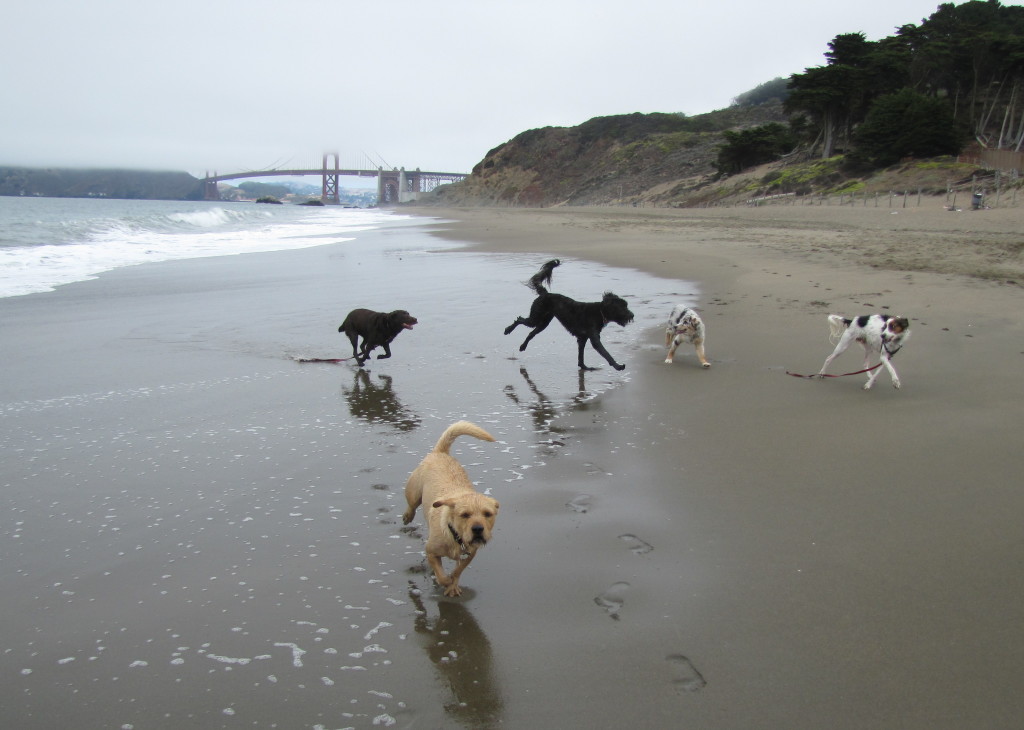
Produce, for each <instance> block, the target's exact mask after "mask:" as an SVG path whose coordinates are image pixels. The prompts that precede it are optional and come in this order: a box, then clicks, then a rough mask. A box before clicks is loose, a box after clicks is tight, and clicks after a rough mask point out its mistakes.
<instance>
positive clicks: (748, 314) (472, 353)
mask: <svg viewBox="0 0 1024 730" xmlns="http://www.w3.org/2000/svg"><path fill="white" fill-rule="evenodd" d="M423 213H424V214H425V215H426V216H430V217H425V218H423V219H422V220H413V221H410V222H409V223H408V224H402V225H396V226H393V227H391V228H388V229H386V230H384V231H378V232H373V233H367V234H362V235H361V236H360V237H359V239H358V240H357V241H356V242H355V244H336V245H328V246H323V247H319V248H315V249H304V250H301V251H291V252H284V253H276V254H254V255H248V256H242V257H224V258H219V259H204V260H196V261H184V262H169V263H165V264H158V265H152V266H142V267H136V268H133V269H126V270H122V271H119V272H114V273H111V274H108V275H104V276H103V277H100V279H99V280H97V281H92V282H83V283H81V284H75V285H70V286H66V287H61V288H60V289H59V290H58V291H57V292H54V293H51V294H44V295H32V296H28V297H17V298H12V299H7V300H3V301H0V340H2V341H3V343H4V350H5V361H6V362H5V378H4V379H3V382H2V383H0V428H2V431H0V434H2V441H3V443H4V447H5V452H6V453H7V454H9V456H5V459H4V463H3V467H2V473H0V488H2V494H3V500H4V502H3V504H4V517H3V522H2V524H3V529H2V531H0V536H2V537H3V538H4V548H3V550H2V553H0V555H2V558H3V560H2V563H0V565H2V575H3V580H4V591H3V597H2V598H0V608H2V610H0V627H2V632H0V634H2V637H3V639H2V652H0V657H2V658H0V666H2V668H3V671H4V676H5V682H4V685H3V689H2V690H0V692H2V693H3V697H2V699H3V701H2V702H0V708H2V709H0V722H2V724H3V725H4V726H5V727H19V728H49V727H54V726H59V725H66V724H75V725H78V726H83V727H125V728H128V727H130V728H154V727H157V728H175V727H181V726H182V724H184V723H186V722H187V723H189V724H196V725H199V726H201V727H240V726H246V727H282V728H283V727H289V728H291V727H310V728H313V727H323V728H341V727H375V726H393V727H431V728H432V727H473V728H481V727H497V726H503V727H510V728H519V727H538V726H540V727H546V726H577V727H583V726H587V727H618V726H621V725H624V724H627V723H628V724H637V723H639V724H641V725H643V726H648V727H659V726H688V727H714V728H750V727H815V726H819V725H821V726H824V725H828V726H830V727H839V728H847V727H848V728H863V727H892V726H899V727H907V728H960V727H966V726H972V727H1013V726H1014V724H1015V723H1016V721H1017V719H1018V718H1019V717H1020V715H1021V712H1022V711H1024V700H1022V699H1021V698H1020V693H1019V692H1018V691H1017V687H1016V684H1017V682H1016V678H1017V677H1018V676H1020V674H1021V672H1022V670H1024V658H1022V655H1021V652H1020V646H1021V645H1022V639H1024V636H1022V633H1024V629H1022V626H1024V620H1022V619H1024V616H1022V613H1024V609H1022V607H1021V600H1020V597H1021V595H1022V587H1024V586H1022V582H1024V580H1022V577H1021V572H1020V570H1019V562H1020V557H1019V552H1020V545H1021V538H1020V535H1021V532H1020V528H1019V514H1020V512H1021V507H1022V504H1021V502H1022V501H1024V498H1022V497H1021V493H1020V490H1019V488H1018V486H1017V484H1018V483H1019V481H1020V476H1019V474H1020V465H1021V460H1020V457H1019V456H1018V450H1019V446H1018V442H1019V435H1018V432H1019V428H1020V423H1021V416H1022V411H1024V405H1022V404H1024V400H1022V399H1021V397H1020V396H1021V394H1022V393H1021V391H1022V388H1021V386H1020V372H1021V362H1022V359H1021V358H1022V350H1024V339H1022V334H1024V333H1022V331H1021V330H1022V322H1021V318H1020V316H1019V311H1020V303H1021V290H1020V288H1019V286H1017V285H1016V284H1007V283H1006V281H1007V280H1015V277H1016V276H1017V274H1016V273H1015V272H1014V270H1013V266H1017V267H1018V268H1019V267H1020V265H1021V262H1020V260H1019V254H1017V256H1016V258H1014V256H1013V253H1012V248H1013V245H1014V244H1015V243H1016V245H1017V246H1019V240H1020V237H1019V234H1018V233H1017V231H1019V230H1020V229H1021V226H1020V222H1021V221H1020V214H1019V213H1016V212H1014V211H1012V210H1010V211H985V212H983V213H982V212H979V213H977V214H975V213H964V214H954V213H948V212H945V211H941V210H939V211H937V212H936V211H920V212H918V211H913V212H911V213H902V212H901V213H898V214H896V215H893V214H892V212H890V211H884V215H883V211H877V212H874V213H875V214H873V212H872V211H870V210H862V211H855V212H854V211H849V210H844V209H823V210H818V211H815V210H814V209H808V210H806V211H805V210H802V209H799V208H783V209H741V210H731V211H711V212H687V211H680V212H677V211H671V212H668V211H662V212H658V211H627V212H626V213H624V212H623V211H617V210H549V211H501V210H491V211H477V210H459V211H423ZM854 213H856V214H859V216H856V217H855V216H854V215H853V214H854ZM990 214H991V215H990ZM968 216H971V217H968ZM982 216H984V218H982ZM437 217H442V218H443V219H444V220H441V221H438V220H436V218H437ZM950 220H952V221H955V223H946V221H950ZM895 221H899V223H898V224H897V223H895ZM950 228H953V229H955V230H952V231H951V230H950ZM424 230H429V231H432V232H433V238H431V239H430V241H427V242H426V243H425V242H424V241H425V239H427V238H429V237H428V236H426V234H425V233H424ZM445 240H456V241H459V242H464V243H465V242H472V243H473V245H472V246H471V247H470V248H463V247H459V248H453V247H444V243H443V242H444V241H445ZM929 246H931V249H932V250H931V252H929ZM858 247H859V249H860V251H861V254H860V256H861V258H863V257H864V256H868V257H877V258H875V260H873V261H870V262H869V263H874V264H875V265H876V266H885V265H888V266H896V265H903V266H905V265H906V263H905V261H904V259H905V258H906V257H908V256H914V257H918V259H919V261H925V262H927V264H928V265H929V266H930V267H931V268H939V266H938V263H940V262H941V263H942V266H943V267H954V264H956V265H959V266H961V267H964V266H967V265H971V266H975V267H982V266H985V267H992V266H999V267H1004V268H1006V272H1005V274H1003V272H998V273H1000V274H1002V275H1001V278H1000V279H997V280H978V279H975V278H968V277H965V276H964V275H963V274H959V273H954V272H953V268H949V270H947V269H945V268H939V270H940V271H943V272H944V273H920V272H918V271H913V270H910V271H908V270H903V269H896V270H888V269H885V268H873V267H871V266H870V265H865V264H864V263H861V261H859V260H858ZM440 248H443V250H435V249H440ZM1007 251H1009V253H1006V252H1007ZM1000 252H1003V253H1002V255H1001V254H1000ZM548 256H559V257H561V258H562V259H563V261H564V262H565V264H564V265H563V266H562V267H561V268H560V269H559V270H558V271H557V272H556V275H555V288H556V290H558V291H562V292H565V293H567V294H570V295H572V296H576V297H577V298H581V299H582V298H590V297H593V298H597V297H598V296H599V295H600V292H602V291H604V290H605V289H614V290H615V291H616V293H619V294H622V295H624V296H626V297H627V298H628V300H629V301H630V306H631V307H632V308H633V309H634V311H636V312H637V321H636V322H635V323H634V324H633V325H631V326H630V327H629V328H627V329H620V328H617V327H615V326H614V325H612V326H610V327H609V328H608V331H607V332H608V334H607V337H606V338H605V339H606V344H607V345H608V347H609V349H610V350H611V351H612V353H613V354H614V355H616V356H617V357H618V358H619V359H620V360H622V361H624V362H625V363H626V364H627V369H626V371H625V372H623V373H616V372H614V371H612V370H611V369H610V368H608V367H607V366H605V365H604V363H603V362H600V361H599V358H598V357H597V356H596V355H588V357H589V358H590V360H591V363H590V364H593V365H597V364H600V365H601V366H602V367H601V369H600V370H597V371H595V372H592V373H587V374H585V375H581V374H580V373H579V372H578V371H577V370H576V368H575V346H574V343H573V342H572V340H571V339H570V338H569V337H568V336H567V335H566V334H565V333H564V332H563V331H561V330H560V329H557V328H556V327H552V328H551V330H550V331H549V332H545V333H544V334H543V335H541V336H540V337H538V338H537V339H536V340H535V341H534V342H533V343H531V346H530V348H529V350H527V352H526V353H522V354H520V353H519V352H518V351H517V345H518V342H519V341H520V340H521V338H522V337H524V336H525V332H522V331H521V330H520V331H517V333H516V334H514V335H511V336H509V337H503V336H502V335H501V330H502V328H503V327H504V326H505V325H507V324H509V323H510V322H511V321H512V319H514V317H515V316H516V315H518V314H525V313H526V311H527V308H528V306H529V301H530V299H531V295H530V292H529V291H528V290H526V289H525V288H523V287H522V286H521V283H520V282H522V281H523V280H524V279H525V278H526V277H527V276H529V274H531V273H532V272H533V271H534V270H535V269H536V268H537V266H538V265H539V263H540V262H542V261H543V260H544V259H545V258H546V257H548ZM885 257H889V258H890V259H893V260H892V261H890V262H889V263H885V261H884V259H885ZM900 257H903V258H900ZM897 259H899V260H897ZM964 270H966V269H964ZM975 270H976V271H977V270H980V269H977V268H976V269H975ZM688 282H696V288H694V287H693V286H691V285H690V284H689V283H688ZM677 300H685V301H690V302H692V303H693V304H695V305H697V306H698V307H699V308H700V309H701V310H702V312H703V314H704V317H705V320H706V322H707V326H708V354H709V357H710V359H711V361H712V367H711V369H710V370H706V371H705V370H702V369H701V368H699V367H698V366H697V364H696V358H695V357H694V356H693V354H692V352H682V351H681V352H682V355H681V356H680V355H677V359H676V363H675V364H674V365H672V366H668V365H664V364H663V363H662V360H663V358H664V350H663V348H662V345H661V343H662V335H661V332H660V330H659V326H660V323H661V319H662V318H663V317H664V316H666V315H667V312H668V310H669V309H670V308H671V306H672V304H673V303H674V302H675V301H677ZM392 303H393V304H392ZM354 306H369V307H371V308H375V309H384V308H387V307H389V306H395V307H398V306H402V307H404V308H407V309H409V310H410V311H411V312H413V314H415V315H416V316H417V317H419V318H420V321H421V324H420V325H418V326H417V328H416V329H415V330H414V331H413V332H408V333H403V334H402V335H400V336H399V338H398V339H397V340H396V341H395V343H394V346H393V351H394V353H395V356H394V358H393V359H392V360H389V361H387V360H386V361H379V362H378V361H374V362H373V363H372V364H371V365H370V367H369V368H368V369H367V370H365V371H360V370H358V369H357V368H355V367H354V366H352V365H350V364H341V365H319V364H304V365H303V364H298V363H295V362H294V361H293V360H292V358H293V357H294V356H299V355H302V356H338V355H344V354H347V353H345V352H344V347H343V346H342V343H341V341H340V340H341V336H340V335H338V334H337V332H336V331H335V330H336V327H337V324H338V323H340V321H341V319H342V318H343V316H344V313H345V312H346V311H347V310H348V309H349V308H351V307H354ZM871 311H889V312H893V313H902V314H905V315H907V316H910V317H911V318H912V328H913V332H914V334H913V337H912V339H911V341H910V343H909V344H908V346H907V348H906V349H905V351H904V352H902V353H901V354H900V356H899V357H898V358H897V360H896V365H897V367H898V368H899V370H900V374H901V376H902V378H903V382H904V386H903V389H902V390H900V391H895V390H893V389H892V388H891V387H890V386H889V384H888V377H887V376H886V375H883V376H881V377H880V379H879V381H878V383H877V384H876V386H875V389H874V390H872V391H870V392H864V391H863V390H861V388H860V385H861V377H860V376H857V377H851V378H843V379H837V380H828V381H808V380H800V379H796V378H791V377H788V376H787V375H786V374H785V370H786V369H790V370H794V371H797V372H813V371H815V370H816V369H817V368H818V367H819V366H820V364H821V361H822V360H823V359H824V357H825V355H827V354H828V352H829V351H830V349H831V346H830V345H829V343H828V338H827V334H828V331H827V325H826V322H825V314H827V313H829V312H841V313H847V314H858V313H861V312H871ZM858 362H859V356H856V355H852V354H849V355H846V356H844V357H843V358H841V359H840V360H839V361H838V362H837V366H839V367H843V366H844V365H849V366H850V367H849V369H857V367H859V366H858ZM837 372H838V371H837ZM459 418H468V419H470V420H473V421H475V422H477V423H479V424H480V425H483V426H484V427H485V428H487V429H488V430H490V431H491V432H492V433H493V434H494V435H495V436H496V437H497V438H498V441H499V443H497V444H487V443H482V442H474V441H472V440H471V439H461V440H460V441H459V442H457V448H456V449H455V451H456V452H457V454H458V455H459V458H460V459H461V460H462V461H463V463H464V464H465V465H466V468H467V470H468V471H469V473H470V476H471V477H472V478H473V479H474V480H475V481H477V482H478V485H479V488H480V489H484V490H487V491H489V492H490V493H491V494H493V495H494V496H495V497H497V498H498V499H499V501H500V502H501V503H502V508H501V513H500V515H499V518H498V523H497V527H496V531H495V539H494V541H493V543H492V544H491V545H488V546H487V547H485V548H484V549H483V550H482V551H481V553H480V555H479V556H478V557H477V559H476V560H475V561H474V563H473V565H472V566H471V567H470V568H469V569H468V570H467V572H466V573H465V574H464V576H463V579H462V583H463V585H464V586H465V588H466V592H465V594H464V596H463V597H462V598H461V599H458V600H448V599H441V598H439V595H438V591H437V590H436V588H435V587H434V586H433V584H432V580H431V579H430V577H429V575H428V574H427V573H426V571H425V564H424V561H423V558H422V538H423V535H422V534H421V531H420V529H419V527H420V525H421V524H422V523H421V521H420V520H419V519H417V520H416V521H415V522H414V523H413V525H411V526H410V527H403V526H402V525H401V520H400V515H401V511H402V509H403V508H404V500H403V499H402V495H401V490H402V486H403V485H404V481H405V478H406V476H407V475H408V473H409V471H410V470H411V469H412V468H413V467H414V466H415V465H416V463H417V462H418V461H419V459H420V458H421V457H422V455H423V454H424V453H425V452H426V451H427V450H428V449H429V448H430V447H431V446H432V445H433V443H434V441H435V440H436V438H437V436H438V435H439V434H440V432H441V431H442V430H443V428H444V427H445V426H446V425H448V424H449V423H451V422H452V421H454V420H457V419H459Z"/></svg>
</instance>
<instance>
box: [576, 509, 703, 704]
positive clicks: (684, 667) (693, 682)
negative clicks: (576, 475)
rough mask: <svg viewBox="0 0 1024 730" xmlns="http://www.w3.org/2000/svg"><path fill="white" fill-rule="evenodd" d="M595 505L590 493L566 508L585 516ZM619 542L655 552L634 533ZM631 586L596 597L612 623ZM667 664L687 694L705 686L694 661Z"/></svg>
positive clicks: (672, 657) (672, 658)
mask: <svg viewBox="0 0 1024 730" xmlns="http://www.w3.org/2000/svg"><path fill="white" fill-rule="evenodd" d="M592 503H593V497H592V496H591V495H589V494H579V495H577V496H576V497H574V498H573V499H571V500H569V502H567V503H566V507H568V508H569V509H571V510H573V511H574V512H578V513H580V514H586V513H587V512H588V511H589V510H590V508H591V506H592ZM619 539H620V540H622V542H623V543H625V545H626V547H627V548H628V549H629V551H630V552H632V553H633V554H634V555H646V554H647V553H649V552H651V551H652V550H654V546H653V545H651V544H650V543H649V542H647V541H646V540H643V539H641V538H640V537H637V536H636V535H633V534H632V533H628V532H627V533H624V534H622V535H619ZM629 588H630V585H629V583H627V582H625V581H618V582H616V583H612V584H611V585H610V586H608V588H607V589H605V590H604V591H603V592H602V593H601V594H600V595H599V596H596V597H595V598H594V603H596V604H597V605H598V606H600V607H601V608H602V609H604V611H605V613H607V614H608V615H609V616H610V617H611V618H612V620H614V621H619V620H620V616H619V614H620V612H621V611H622V607H623V606H624V605H625V603H626V593H627V592H628V591H629ZM665 661H666V662H667V663H668V664H669V666H670V667H671V668H672V671H673V673H674V675H675V676H674V678H673V679H672V684H674V685H675V686H677V687H679V688H680V689H682V690H684V691H686V692H699V691H700V690H702V689H703V688H704V687H705V685H707V680H705V679H704V675H702V674H701V673H700V671H699V670H698V669H697V667H695V666H694V665H693V662H692V661H690V659H689V658H688V657H686V656H684V655H683V654H669V655H668V656H666V657H665Z"/></svg>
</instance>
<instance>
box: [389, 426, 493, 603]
mask: <svg viewBox="0 0 1024 730" xmlns="http://www.w3.org/2000/svg"><path fill="white" fill-rule="evenodd" d="M459 436H472V437H473V438H478V439H480V440H481V441H494V437H493V436H491V434H489V433H487V432H486V431H484V430H483V429H482V428H480V427H479V426H476V425H474V424H472V423H470V422H469V421H459V422H457V423H453V424H452V425H451V426H449V427H448V428H447V429H445V432H444V433H443V434H441V438H440V439H438V441H437V445H436V446H434V450H433V451H431V452H430V453H429V454H427V455H426V456H425V457H423V461H421V462H420V464H419V466H417V467H416V468H415V469H414V470H413V472H412V474H410V475H409V481H408V482H406V485H405V501H406V502H408V503H409V508H408V509H407V510H405V514H403V515H402V522H403V523H404V524H406V525H408V524H409V523H410V522H411V521H412V518H413V516H414V515H415V514H416V508H417V507H419V506H420V505H421V504H422V505H424V507H423V513H424V515H425V517H426V520H427V529H428V534H427V544H426V547H425V548H424V552H425V553H426V556H427V562H428V563H430V567H431V568H433V569H434V577H435V578H436V579H437V582H438V584H439V585H441V586H443V587H444V594H445V595H446V596H458V595H461V594H462V589H461V588H460V587H459V576H460V575H462V571H464V570H465V569H466V568H468V567H469V564H470V563H471V562H472V561H473V558H474V557H476V551H477V550H479V549H480V548H481V547H482V546H484V545H486V544H487V543H488V542H489V541H490V539H491V530H493V529H494V518H495V517H496V516H497V514H498V502H497V501H496V500H494V499H493V498H491V497H488V496H486V495H483V494H480V493H479V492H477V491H476V490H475V489H473V484H472V482H470V481H469V476H468V475H467V474H466V470H465V469H463V468H462V465H461V464H460V463H459V462H458V461H456V460H455V457H453V456H451V455H450V454H449V453H448V450H449V449H450V448H451V446H452V442H454V441H455V439H457V438H458V437H459ZM441 558H449V559H450V560H454V561H455V569H454V570H453V571H452V572H451V575H445V574H444V567H443V566H442V565H441Z"/></svg>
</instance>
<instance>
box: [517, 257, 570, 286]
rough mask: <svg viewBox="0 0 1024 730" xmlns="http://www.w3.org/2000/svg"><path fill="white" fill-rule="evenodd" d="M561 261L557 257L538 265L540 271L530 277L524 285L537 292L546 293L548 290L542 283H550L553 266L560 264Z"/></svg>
mask: <svg viewBox="0 0 1024 730" xmlns="http://www.w3.org/2000/svg"><path fill="white" fill-rule="evenodd" d="M561 263H562V262H561V261H559V260H558V259H551V260H550V261H548V262H547V263H546V264H544V265H543V266H541V267H540V271H538V272H537V273H536V274H534V275H533V276H531V277H530V280H529V281H528V282H526V285H527V286H528V287H530V288H531V289H533V290H534V291H535V292H537V293H538V294H547V293H548V290H547V289H545V288H544V284H545V283H546V284H547V285H548V286H550V285H551V274H552V273H554V271H555V267H556V266H559V265H561Z"/></svg>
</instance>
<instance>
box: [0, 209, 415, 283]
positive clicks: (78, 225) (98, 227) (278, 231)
mask: <svg viewBox="0 0 1024 730" xmlns="http://www.w3.org/2000/svg"><path fill="white" fill-rule="evenodd" d="M404 217H405V216H400V215H398V214H395V213H391V212H387V211H381V210H376V209H355V208H338V207H333V206H328V207H316V206H294V205H256V204H254V203H223V202H205V201H164V200H103V199H82V198H13V197H0V297H11V296H19V295H23V294H34V293H38V292H45V291H52V290H53V289H54V288H55V287H58V286H60V285H62V284H68V283H71V282H75V281H84V280H87V279H93V278H95V277H96V275H97V274H100V273H103V272H104V271H111V270H113V269H117V268H121V267H124V266H133V265H136V264H144V263H154V262H158V261H169V260H173V259H189V258H202V257H207V256H226V255H232V254H245V253H255V252H260V251H280V250H287V249H297V248H306V247H308V246H319V245H323V244H327V243H337V242H339V241H344V240H349V239H350V238H351V234H352V233H354V232H357V231H364V230H371V229H374V228H377V227H379V226H381V225H382V224H383V223H384V222H385V221H391V222H394V221H396V220H399V219H401V218H404Z"/></svg>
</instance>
